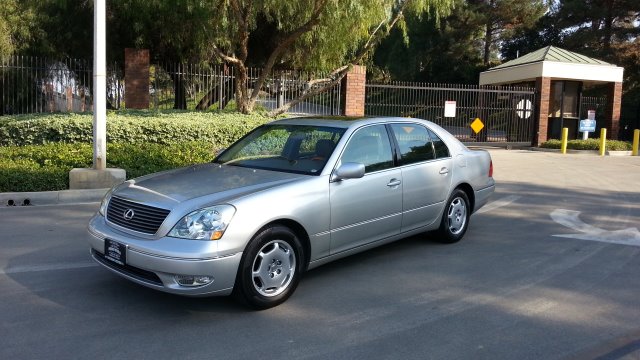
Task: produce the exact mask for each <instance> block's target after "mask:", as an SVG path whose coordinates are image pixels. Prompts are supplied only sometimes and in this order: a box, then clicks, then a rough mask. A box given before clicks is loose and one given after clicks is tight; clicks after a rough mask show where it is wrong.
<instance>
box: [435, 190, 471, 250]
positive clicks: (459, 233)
mask: <svg viewBox="0 0 640 360" xmlns="http://www.w3.org/2000/svg"><path fill="white" fill-rule="evenodd" d="M469 216H471V209H470V207H469V198H468V197H467V194H466V193H465V192H464V191H462V190H460V189H456V190H455V191H454V192H453V193H452V194H451V196H450V197H449V199H448V200H447V205H446V206H445V208H444V213H443V214H442V222H441V223H440V228H439V229H438V237H437V240H438V241H439V242H442V243H445V244H452V243H455V242H458V241H460V239H462V237H463V236H464V233H465V232H466V231H467V227H468V226H469Z"/></svg>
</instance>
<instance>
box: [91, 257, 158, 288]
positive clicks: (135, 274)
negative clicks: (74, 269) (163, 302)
mask: <svg viewBox="0 0 640 360" xmlns="http://www.w3.org/2000/svg"><path fill="white" fill-rule="evenodd" d="M91 255H93V258H94V259H96V260H97V261H98V262H100V263H101V264H103V265H104V266H106V267H109V268H111V269H114V270H116V271H118V272H119V273H122V274H125V275H128V276H131V277H132V278H136V279H138V280H140V281H144V282H147V283H151V284H153V285H158V286H162V281H161V280H160V278H159V277H158V275H156V274H155V273H153V272H151V271H147V270H144V269H140V268H137V267H135V266H131V265H124V266H122V265H120V264H116V263H114V262H113V261H109V260H107V259H106V258H105V257H104V254H102V253H100V252H98V251H95V250H94V249H91Z"/></svg>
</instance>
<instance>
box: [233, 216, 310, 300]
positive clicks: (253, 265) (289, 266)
mask: <svg viewBox="0 0 640 360" xmlns="http://www.w3.org/2000/svg"><path fill="white" fill-rule="evenodd" d="M303 261H304V256H303V249H302V245H300V240H299V239H298V237H297V236H296V234H295V233H294V232H293V231H291V230H290V229H289V228H287V227H284V226H273V227H269V228H266V229H264V230H262V231H261V232H260V233H258V234H257V235H256V236H255V237H254V238H253V239H252V240H251V241H250V242H249V245H248V246H247V248H246V250H245V252H244V254H243V256H242V261H241V263H240V269H239V270H238V276H237V279H236V285H235V288H234V292H235V294H236V296H237V297H238V298H240V300H241V301H243V302H245V303H247V304H248V305H249V306H251V307H253V308H256V309H268V308H270V307H274V306H277V305H279V304H282V303H283V302H284V301H285V300H287V298H289V296H291V294H292V293H293V291H294V290H295V289H296V287H297V286H298V282H299V281H300V275H301V274H302V269H303Z"/></svg>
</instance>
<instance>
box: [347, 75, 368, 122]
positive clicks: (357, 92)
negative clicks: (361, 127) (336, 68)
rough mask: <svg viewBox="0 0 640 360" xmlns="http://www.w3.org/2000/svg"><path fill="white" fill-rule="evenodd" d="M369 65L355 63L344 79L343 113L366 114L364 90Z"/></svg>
mask: <svg viewBox="0 0 640 360" xmlns="http://www.w3.org/2000/svg"><path fill="white" fill-rule="evenodd" d="M366 83H367V67H366V66H360V65H354V66H353V68H352V69H351V70H350V71H349V72H348V73H347V75H345V77H344V79H342V92H343V94H344V95H343V97H342V99H343V100H342V113H343V115H345V116H364V91H365V84H366Z"/></svg>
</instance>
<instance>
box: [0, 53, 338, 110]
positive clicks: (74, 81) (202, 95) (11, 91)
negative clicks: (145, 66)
mask: <svg viewBox="0 0 640 360" xmlns="http://www.w3.org/2000/svg"><path fill="white" fill-rule="evenodd" d="M260 71H261V70H260V69H256V68H250V69H249V79H248V87H249V90H250V91H251V90H253V84H255V83H256V80H257V79H258V76H259V75H260ZM324 75H325V74H322V73H311V72H304V71H293V70H289V71H274V72H273V74H272V75H271V76H269V77H267V79H266V81H265V83H264V85H263V87H262V89H260V92H259V96H258V99H257V104H258V106H259V107H263V108H265V109H267V110H272V109H275V108H278V107H280V106H281V105H283V104H284V103H286V102H289V101H291V100H293V99H296V98H297V97H298V96H300V95H301V94H302V93H303V92H304V91H308V90H310V89H313V88H314V86H311V87H310V85H309V81H310V80H312V79H314V78H318V77H322V76H324ZM149 80H150V81H149V84H150V86H149V99H150V101H149V107H150V108H151V109H187V110H212V109H220V108H224V107H225V106H227V105H228V103H229V102H230V101H232V100H233V98H234V97H235V84H234V81H235V73H234V69H233V68H232V67H227V66H225V65H211V64H199V65H195V64H177V63H158V64H152V65H151V66H150V78H149ZM92 86H93V71H92V63H91V61H85V60H79V59H64V60H53V59H44V58H37V57H27V56H13V57H10V58H6V59H0V115H8V114H26V113H40V112H83V111H91V110H92V104H93V100H92ZM316 86H317V85H316ZM340 93H341V85H340V84H337V85H336V86H334V87H332V88H331V89H329V90H328V91H326V92H324V93H321V94H319V95H317V96H314V97H311V98H309V99H307V100H305V101H303V102H301V103H299V104H297V105H295V106H293V107H292V108H290V109H289V111H288V113H290V114H318V115H339V114H341V95H340ZM124 99H125V81H124V72H123V69H122V66H120V65H119V64H111V65H110V66H108V69H107V106H108V107H109V108H111V109H126V108H127V104H126V102H125V100H124Z"/></svg>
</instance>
